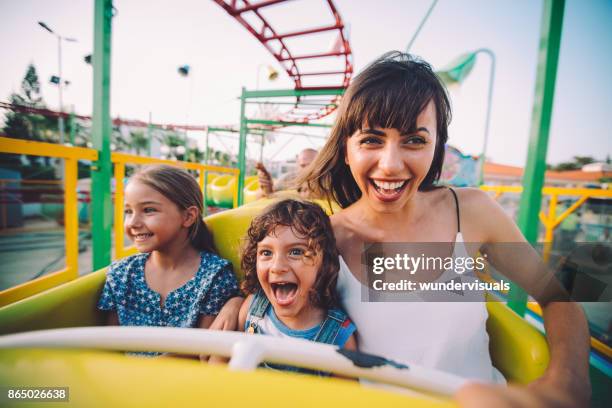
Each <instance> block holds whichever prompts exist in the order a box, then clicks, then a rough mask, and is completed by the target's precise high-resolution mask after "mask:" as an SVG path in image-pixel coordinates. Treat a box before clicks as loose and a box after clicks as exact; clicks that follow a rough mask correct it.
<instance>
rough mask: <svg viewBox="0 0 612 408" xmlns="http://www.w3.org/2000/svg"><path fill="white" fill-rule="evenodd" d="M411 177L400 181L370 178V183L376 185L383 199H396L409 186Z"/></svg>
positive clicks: (376, 189)
mask: <svg viewBox="0 0 612 408" xmlns="http://www.w3.org/2000/svg"><path fill="white" fill-rule="evenodd" d="M410 180H411V179H406V180H398V181H381V180H374V179H370V184H372V186H373V187H374V190H375V191H376V193H377V194H376V195H377V196H378V197H379V198H380V199H381V200H382V201H395V200H397V199H398V198H399V197H400V195H401V194H402V192H403V191H404V190H405V189H406V186H408V183H409V182H410Z"/></svg>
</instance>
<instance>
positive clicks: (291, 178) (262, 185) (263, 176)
mask: <svg viewBox="0 0 612 408" xmlns="http://www.w3.org/2000/svg"><path fill="white" fill-rule="evenodd" d="M315 157H317V151H316V150H315V149H311V148H307V149H304V150H302V151H301V152H300V153H299V154H298V156H297V168H296V169H295V170H294V171H290V172H289V173H287V174H285V175H284V176H283V177H281V178H280V179H279V180H277V181H276V183H275V182H274V181H273V180H272V176H271V175H270V172H268V170H267V169H266V167H265V166H264V165H263V163H261V162H259V163H257V164H256V165H255V168H256V169H257V176H258V178H259V197H270V196H271V195H272V194H273V193H275V192H277V191H281V190H289V189H291V188H292V187H294V186H293V184H294V182H295V180H296V178H297V176H298V174H299V173H300V172H301V171H302V170H304V169H306V168H307V167H308V166H309V165H310V163H312V161H313V160H314V159H315ZM297 190H298V192H299V193H300V195H301V196H302V197H304V198H308V197H309V196H310V192H309V191H308V189H306V188H305V187H303V186H300V187H298V188H297Z"/></svg>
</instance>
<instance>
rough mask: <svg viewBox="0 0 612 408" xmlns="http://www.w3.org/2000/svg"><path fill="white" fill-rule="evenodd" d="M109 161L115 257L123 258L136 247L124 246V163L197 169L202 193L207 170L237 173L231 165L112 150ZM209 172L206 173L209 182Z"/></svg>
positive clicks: (230, 173) (133, 251)
mask: <svg viewBox="0 0 612 408" xmlns="http://www.w3.org/2000/svg"><path fill="white" fill-rule="evenodd" d="M111 161H112V162H113V163H114V166H115V172H114V178H115V203H114V217H113V218H114V220H113V223H114V232H113V234H114V240H115V259H119V258H123V257H126V256H130V255H133V254H135V253H136V252H137V251H136V249H135V248H134V247H133V246H131V247H128V248H126V247H125V239H124V230H123V216H124V214H123V201H124V198H125V196H124V190H125V183H124V182H123V181H124V179H125V165H126V164H138V165H149V164H167V165H170V166H177V167H182V168H184V169H189V170H196V171H198V184H199V185H200V188H201V189H202V192H203V193H204V188H207V187H208V186H207V185H206V183H205V181H206V180H205V177H206V174H207V172H211V171H215V172H221V173H229V175H232V174H233V175H237V174H238V170H237V169H234V168H231V167H220V166H210V165H205V164H199V163H192V162H184V161H177V160H164V159H157V158H154V157H144V156H137V155H133V154H126V153H119V152H114V153H112V154H111ZM211 176H212V175H211V174H208V178H209V182H210V179H211V178H212V177H211ZM233 202H234V207H235V206H236V205H237V196H236V195H235V194H234V201H233Z"/></svg>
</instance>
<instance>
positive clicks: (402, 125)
mask: <svg viewBox="0 0 612 408" xmlns="http://www.w3.org/2000/svg"><path fill="white" fill-rule="evenodd" d="M406 87H407V84H406V83H398V82H397V81H381V84H380V85H379V86H376V87H372V88H370V89H368V90H367V91H366V92H362V93H360V94H358V95H355V97H354V99H353V100H352V101H351V102H352V105H353V107H354V108H357V109H351V107H349V111H350V112H349V126H350V127H351V128H353V129H351V130H352V132H351V133H350V134H353V133H354V132H355V131H356V130H358V129H360V130H361V129H363V128H364V127H365V126H368V127H370V128H375V127H380V128H386V129H390V128H393V129H397V130H398V131H399V132H400V133H402V134H404V133H406V134H407V133H412V132H415V131H416V120H417V117H418V116H419V114H420V113H421V111H422V110H423V109H424V108H425V106H426V105H427V103H428V102H429V100H430V99H431V96H430V95H423V92H420V93H421V94H422V95H418V94H419V92H418V91H417V92H414V93H413V92H406V91H405V90H404V89H402V88H406ZM419 96H420V97H419Z"/></svg>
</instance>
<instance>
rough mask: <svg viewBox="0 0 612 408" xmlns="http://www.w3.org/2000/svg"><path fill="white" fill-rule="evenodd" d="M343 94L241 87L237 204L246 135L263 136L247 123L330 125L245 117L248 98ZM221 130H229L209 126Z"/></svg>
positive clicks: (240, 196) (243, 172)
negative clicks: (252, 89)
mask: <svg viewBox="0 0 612 408" xmlns="http://www.w3.org/2000/svg"><path fill="white" fill-rule="evenodd" d="M342 94H344V88H321V89H275V90H265V91H259V90H257V91H247V90H246V88H244V87H243V88H242V93H241V94H240V145H239V148H238V170H240V174H239V176H238V205H242V204H243V202H244V191H243V189H244V178H245V176H246V143H247V136H248V134H249V133H252V134H260V135H261V136H262V138H263V134H262V133H260V132H262V130H260V129H249V124H253V125H268V126H283V127H285V126H311V127H323V128H329V127H331V126H332V125H327V124H322V123H301V122H283V121H276V120H264V119H248V118H247V117H246V112H245V106H246V104H247V103H248V99H253V98H280V97H301V96H329V95H332V96H333V95H342ZM213 129H215V130H223V131H229V130H228V129H217V128H209V130H210V131H213Z"/></svg>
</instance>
